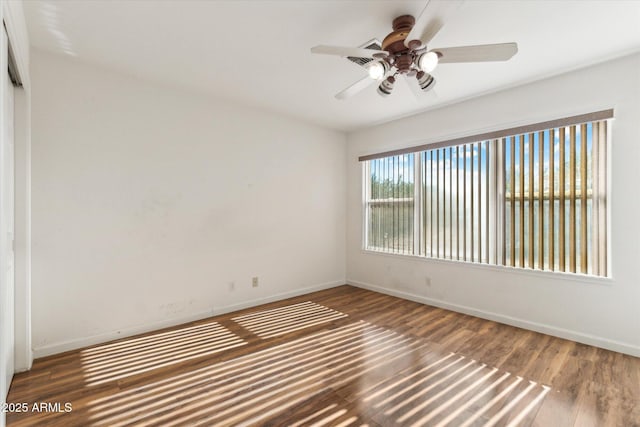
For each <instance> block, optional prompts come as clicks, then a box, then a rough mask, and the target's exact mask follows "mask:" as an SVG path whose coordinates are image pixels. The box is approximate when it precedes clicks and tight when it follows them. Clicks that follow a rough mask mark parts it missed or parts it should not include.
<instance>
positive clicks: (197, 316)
mask: <svg viewBox="0 0 640 427" xmlns="http://www.w3.org/2000/svg"><path fill="white" fill-rule="evenodd" d="M345 283H346V281H345V280H336V281H333V282H326V283H321V284H319V285H314V286H309V287H306V288H301V289H296V290H293V291H289V292H282V293H279V294H274V295H270V296H268V297H263V298H256V299H253V300H250V301H246V302H242V303H240V304H232V305H227V306H221V307H214V308H213V310H207V311H204V312H200V313H193V314H190V315H188V316H182V317H176V318H172V319H167V320H162V321H160V322H153V323H148V324H145V325H139V326H134V327H130V328H125V329H120V330H117V331H111V332H105V333H102V334H98V335H92V336H89V337H83V338H77V339H73V340H67V341H61V342H57V343H52V344H47V345H44V346H40V347H35V348H34V349H33V356H34V358H36V359H37V358H39V357H45V356H51V355H53V354H58V353H63V352H65V351H69V350H76V349H79V348H83V347H87V346H90V345H96V344H101V343H105V342H108V341H113V340H117V339H120V338H126V337H130V336H133V335H137V334H143V333H147V332H152V331H155V330H158V329H162V328H168V327H172V326H178V325H181V324H184V323H189V322H194V321H196V320H202V319H206V318H209V317H212V316H218V315H220V314H226V313H231V312H234V311H238V310H242V309H245V308H249V307H255V306H257V305H261V304H267V303H270V302H274V301H280V300H283V299H287V298H292V297H297V296H300V295H304V294H309V293H311V292H316V291H321V290H323V289H330V288H335V287H336V286H341V285H344V284H345Z"/></svg>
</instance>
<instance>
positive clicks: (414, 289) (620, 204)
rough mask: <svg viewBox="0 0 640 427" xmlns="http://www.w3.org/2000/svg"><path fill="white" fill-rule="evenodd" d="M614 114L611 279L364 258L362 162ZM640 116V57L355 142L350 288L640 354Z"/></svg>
mask: <svg viewBox="0 0 640 427" xmlns="http://www.w3.org/2000/svg"><path fill="white" fill-rule="evenodd" d="M442 67H443V68H444V65H443V66H442ZM443 71H444V70H443ZM443 74H444V72H443ZM444 78H445V77H444V76H443V79H444ZM612 107H613V108H614V109H615V120H614V123H613V126H612V128H613V132H612V143H611V149H612V151H611V154H612V156H611V185H612V191H611V193H610V199H609V201H610V203H611V246H612V250H611V252H610V256H611V260H612V272H613V279H612V280H582V279H577V280H576V279H575V278H567V277H563V276H562V275H554V274H549V273H547V274H540V273H538V274H535V273H526V272H522V271H517V270H512V269H507V268H497V267H481V266H473V265H468V264H461V263H454V262H443V261H434V260H426V259H417V258H411V259H410V258H403V257H398V256H390V255H379V254H373V253H367V252H364V251H362V250H361V247H362V194H361V188H362V187H361V185H362V182H361V181H362V171H361V165H360V164H359V163H358V160H357V158H358V156H360V155H363V154H371V153H375V152H380V151H385V150H387V149H392V148H400V147H408V146H413V145H417V144H418V143H428V142H435V141H440V140H446V139H449V138H453V137H458V136H465V135H473V134H477V133H481V132H485V131H489V130H497V129H503V128H509V127H512V126H516V125H520V124H528V123H535V122H540V121H544V120H550V119H555V118H561V117H567V116H571V115H574V114H580V113H586V112H592V111H597V110H601V109H605V108H612ZM639 117H640V55H634V56H630V57H626V58H623V59H619V60H615V61H611V62H609V63H603V64H600V65H596V66H593V67H590V68H587V69H583V70H579V71H575V72H571V73H568V74H565V75H561V76H556V77H553V78H549V79H546V80H542V81H539V82H535V83H532V84H528V85H525V86H521V87H518V88H514V89H510V90H507V91H504V92H500V93H495V94H490V95H486V96H483V97H480V98H476V99H473V100H469V101H466V102H463V103H459V104H456V105H451V106H449V107H445V108H442V109H438V110H434V111H431V112H426V113H423V114H420V115H416V116H412V117H408V118H404V119H401V120H396V121H394V122H391V123H387V124H383V125H380V126H376V127H373V128H370V129H366V130H362V131H359V132H355V133H352V134H350V135H349V139H348V158H347V162H348V171H347V182H348V184H349V188H348V196H347V197H348V220H347V230H348V237H347V266H348V267H347V279H348V282H349V283H352V284H355V285H359V286H363V287H369V288H371V289H376V290H379V291H383V292H387V293H391V294H395V295H399V296H404V297H406V298H410V299H414V300H417V301H422V302H425V303H427V304H433V305H438V306H443V307H449V308H453V309H455V310H458V311H462V312H467V313H470V314H475V315H478V316H480V317H485V318H490V319H495V320H499V321H502V322H505V323H509V324H514V325H519V326H524V327H527V328H530V329H534V330H538V331H542V332H547V333H550V334H553V335H557V336H561V337H566V338H570V339H575V340H577V341H581V342H585V343H590V344H594V345H599V346H602V347H606V348H610V349H614V350H618V351H622V352H627V353H630V354H635V355H636V356H640V309H639V304H640V273H639V271H640V270H639V269H638V262H639V261H640V243H639V242H640V221H639V220H638V218H639V213H640V192H638V191H637V188H636V186H637V183H638V167H639V164H640V143H639V142H640V126H638V118H639ZM429 282H430V284H429Z"/></svg>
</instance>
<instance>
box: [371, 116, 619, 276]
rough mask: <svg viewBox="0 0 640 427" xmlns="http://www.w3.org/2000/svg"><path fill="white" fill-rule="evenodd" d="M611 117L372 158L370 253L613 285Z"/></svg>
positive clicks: (579, 118)
mask: <svg viewBox="0 0 640 427" xmlns="http://www.w3.org/2000/svg"><path fill="white" fill-rule="evenodd" d="M612 116H613V111H612V110H606V111H604V112H598V113H592V114H590V115H584V116H576V117H573V118H568V119H562V120H560V121H553V122H546V123H542V124H538V125H532V126H531V127H523V128H518V129H510V130H507V131H502V134H500V133H493V134H490V135H488V134H486V135H480V136H479V139H478V140H477V141H473V140H472V139H471V138H465V139H464V141H463V140H456V141H453V142H451V141H449V142H448V143H446V142H445V143H438V144H432V145H430V146H421V147H416V148H418V149H415V148H414V149H415V151H410V150H411V149H408V150H404V151H403V152H393V153H392V155H387V156H379V157H374V158H370V159H366V158H365V159H364V170H365V183H366V186H365V210H366V215H365V216H366V218H365V224H366V233H365V242H364V247H365V249H368V250H374V251H381V252H391V253H399V254H408V255H415V256H424V257H430V258H439V259H450V260H457V261H467V262H475V263H487V264H498V265H505V266H511V267H517V268H529V269H537V270H550V271H561V272H571V273H582V274H589V275H596V276H607V275H608V271H607V262H608V260H607V194H606V193H607V171H606V164H607V160H606V153H607V134H608V119H609V118H611V117H612ZM585 119H590V120H589V121H586V120H585ZM544 125H549V126H551V125H555V126H552V127H548V128H544ZM516 130H520V131H526V132H515V131H516ZM508 131H514V133H513V134H511V135H507V134H506V133H507V132H508ZM482 136H491V138H485V139H481V138H480V137H482ZM469 140H471V142H467V141H469ZM461 142H464V143H461ZM426 147H434V148H431V149H424V148H426ZM382 154H385V153H382ZM361 160H362V158H361Z"/></svg>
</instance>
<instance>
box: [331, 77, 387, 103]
mask: <svg viewBox="0 0 640 427" xmlns="http://www.w3.org/2000/svg"><path fill="white" fill-rule="evenodd" d="M377 81H378V80H374V79H372V78H371V77H369V76H367V77H364V78H362V79H360V80H358V81H357V82H355V83H354V84H352V85H351V86H349V87H348V88H346V89H345V90H343V91H342V92H340V93H337V94H336V99H340V100H344V99H347V98H350V97H352V96H353V95H355V94H356V93H358V92H360V91H362V90H364V89H366V88H367V87H369V86H370V85H372V84H373V83H375V82H377Z"/></svg>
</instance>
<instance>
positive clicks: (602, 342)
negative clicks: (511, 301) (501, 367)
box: [347, 279, 640, 357]
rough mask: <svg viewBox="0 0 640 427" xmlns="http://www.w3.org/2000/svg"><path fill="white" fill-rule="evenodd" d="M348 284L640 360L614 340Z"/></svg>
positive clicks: (634, 349)
mask: <svg viewBox="0 0 640 427" xmlns="http://www.w3.org/2000/svg"><path fill="white" fill-rule="evenodd" d="M347 284H348V285H351V286H356V287H358V288H362V289H368V290H370V291H374V292H379V293H382V294H386V295H391V296H394V297H398V298H402V299H406V300H409V301H415V302H418V303H421V304H426V305H432V306H435V307H440V308H445V309H447V310H451V311H456V312H458V313H464V314H469V315H471V316H475V317H480V318H482V319H488V320H493V321H495V322H499V323H504V324H507V325H511V326H517V327H519V328H523V329H529V330H532V331H535V332H540V333H543V334H547V335H553V336H555V337H558V338H564V339H568V340H571V341H576V342H580V343H583V344H588V345H592V346H595V347H601V348H604V349H607V350H612V351H616V352H618V353H625V354H629V355H631V356H636V357H640V347H638V346H635V345H632V344H628V343H624V342H620V341H614V340H610V339H608V338H603V337H598V336H595V335H589V334H585V333H582V332H577V331H572V330H569V329H564V328H558V327H556V326H552V325H546V324H543V323H538V322H531V321H529V320H524V319H519V318H516V317H511V316H506V315H503V314H498V313H493V312H490V311H484V310H478V309H476V308H473V307H467V306H464V305H458V304H452V303H449V302H446V301H442V300H437V299H432V298H427V297H423V296H420V295H415V294H412V293H408V292H403V291H398V290H395V289H389V288H385V287H382V286H376V285H372V284H369V283H363V282H359V281H356V280H350V279H347Z"/></svg>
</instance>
